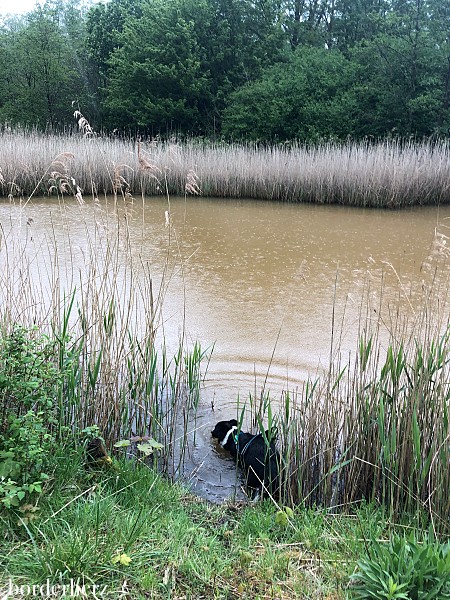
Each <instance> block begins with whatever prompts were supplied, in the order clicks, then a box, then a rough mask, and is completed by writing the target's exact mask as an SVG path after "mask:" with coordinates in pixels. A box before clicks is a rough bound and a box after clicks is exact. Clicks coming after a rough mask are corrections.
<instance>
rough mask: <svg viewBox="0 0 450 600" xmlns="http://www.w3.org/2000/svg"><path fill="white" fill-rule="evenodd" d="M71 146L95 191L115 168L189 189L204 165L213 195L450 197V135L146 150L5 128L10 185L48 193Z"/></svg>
mask: <svg viewBox="0 0 450 600" xmlns="http://www.w3.org/2000/svg"><path fill="white" fill-rule="evenodd" d="M63 152H70V153H72V154H73V155H74V156H75V157H76V158H75V160H74V164H73V167H72V173H73V177H74V178H75V179H76V181H77V183H78V185H79V186H80V188H81V189H82V190H83V193H84V194H85V195H87V194H93V195H94V196H96V195H98V194H104V193H106V194H111V193H114V191H115V183H114V182H115V178H114V177H112V176H111V173H117V174H118V176H119V177H122V178H123V180H124V181H126V184H127V187H128V189H129V191H130V192H132V193H134V194H141V193H142V194H144V195H145V194H155V193H166V191H168V192H169V193H170V194H175V195H184V193H185V190H186V180H187V176H188V173H189V172H190V171H191V170H192V169H194V170H195V173H196V175H197V176H198V178H199V184H200V186H201V188H202V191H203V194H204V195H207V196H212V197H227V198H230V197H232V198H254V199H264V200H281V201H286V202H316V203H322V204H323V203H337V204H345V205H351V206H370V207H386V208H399V207H404V206H413V205H425V204H439V203H446V202H449V201H450V147H449V144H448V142H444V141H439V142H426V141H425V142H422V143H417V142H413V141H405V142H401V141H395V140H392V141H384V142H379V143H365V142H355V143H354V142H347V143H344V144H335V143H328V144H323V145H320V146H302V145H299V144H296V143H293V144H290V145H285V146H276V147H262V146H255V145H246V146H244V145H236V144H224V143H214V144H207V143H202V142H196V141H195V140H193V141H191V142H184V143H179V144H178V143H171V142H159V143H158V142H156V141H153V142H149V143H142V144H140V146H139V152H138V149H137V148H136V144H135V143H134V142H133V141H127V140H122V139H112V138H109V139H108V138H95V137H93V136H92V135H91V136H89V137H86V136H82V135H79V134H76V135H73V136H70V137H67V136H55V135H41V134H39V133H33V132H23V131H22V132H3V133H2V134H1V135H0V169H1V172H2V178H0V193H1V194H3V195H4V196H8V195H9V194H10V195H11V196H14V197H20V196H22V197H26V196H28V195H29V194H30V193H32V192H33V190H35V189H36V192H37V193H38V194H42V195H45V194H46V193H48V188H47V187H46V185H45V177H44V179H42V178H43V176H44V174H45V173H46V172H47V170H48V165H49V164H50V163H51V161H52V160H53V159H54V157H55V156H58V155H60V154H62V153H63ZM145 162H146V163H147V165H150V166H151V165H153V166H154V165H158V169H159V171H158V173H156V174H155V173H153V175H154V176H153V177H151V176H149V174H150V173H149V169H148V168H146V169H145V168H144V169H143V168H142V164H143V163H145ZM161 174H164V179H165V185H164V186H161V185H160V182H161V177H160V175H161Z"/></svg>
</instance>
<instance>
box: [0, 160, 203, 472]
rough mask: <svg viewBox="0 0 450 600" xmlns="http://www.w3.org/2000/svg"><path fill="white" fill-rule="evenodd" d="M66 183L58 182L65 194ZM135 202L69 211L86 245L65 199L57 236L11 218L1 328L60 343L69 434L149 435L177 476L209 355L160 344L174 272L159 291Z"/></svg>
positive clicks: (16, 215)
mask: <svg viewBox="0 0 450 600" xmlns="http://www.w3.org/2000/svg"><path fill="white" fill-rule="evenodd" d="M63 170H64V169H63V168H62V167H61V166H60V171H63ZM64 178H66V179H67V176H66V175H64V173H59V176H58V177H57V179H58V189H59V187H60V186H61V185H64V182H63V180H64ZM62 182H63V183H62ZM80 199H81V200H82V197H81V198H80ZM133 202H134V200H133V199H132V198H131V197H130V196H129V195H128V196H127V195H125V194H124V195H123V196H119V195H116V196H115V198H114V199H113V200H112V201H111V200H110V201H109V202H105V203H103V204H100V203H99V202H98V203H97V204H95V206H94V208H92V206H91V207H89V210H88V209H87V207H86V206H85V205H84V204H83V203H81V205H79V206H78V207H75V206H74V205H73V203H72V209H75V210H77V211H78V213H77V218H78V220H79V221H80V222H81V223H82V228H81V230H82V232H83V234H82V236H81V238H80V235H79V234H78V235H77V236H75V234H73V235H72V234H71V231H70V229H69V228H68V226H67V222H66V219H67V218H68V214H67V210H68V207H67V206H66V205H65V204H64V201H63V200H62V199H61V201H60V203H59V209H58V211H57V214H55V215H54V216H53V217H52V218H53V228H51V230H50V231H52V232H53V233H50V234H48V233H41V231H40V228H39V224H38V223H32V222H30V221H26V220H25V218H24V217H23V212H22V209H21V207H15V208H14V209H12V210H11V212H10V222H9V223H3V225H2V228H1V230H0V268H1V275H0V307H1V312H0V329H1V332H2V335H3V336H8V335H9V334H10V333H11V332H12V331H13V329H14V327H15V326H16V325H17V324H20V325H21V326H25V327H28V328H35V327H37V329H38V330H39V331H40V332H43V333H46V334H47V335H48V336H49V337H50V339H54V340H55V345H56V348H55V356H56V357H57V361H58V365H59V368H60V371H61V373H62V375H63V380H64V384H63V385H62V386H61V388H60V392H59V395H60V397H59V398H58V405H59V418H60V425H61V426H62V427H64V426H68V427H70V428H71V429H74V428H75V427H76V428H77V429H85V428H89V427H92V426H97V427H98V428H99V430H100V432H101V434H102V435H104V436H105V439H106V440H107V442H108V444H109V445H112V443H113V442H116V441H118V440H119V439H121V438H123V437H124V436H133V435H134V436H151V437H153V438H155V439H156V440H158V441H159V442H160V443H161V444H162V445H163V450H162V451H161V452H160V453H159V454H158V456H155V460H158V463H159V464H158V466H159V467H160V468H161V470H162V471H164V472H166V473H169V474H171V475H173V476H176V474H177V472H178V469H179V468H180V466H181V465H182V462H183V455H184V452H185V450H186V441H187V428H188V427H189V426H190V421H191V420H193V415H194V413H195V411H196V409H197V405H198V393H199V392H198V389H199V378H200V368H201V367H200V364H201V361H202V359H203V357H204V355H205V352H204V351H202V349H201V347H200V345H199V344H196V345H195V346H194V347H193V348H192V349H189V348H188V347H187V344H186V340H185V338H184V336H183V335H182V336H181V337H180V340H179V347H178V349H177V350H176V351H175V354H174V355H173V356H171V355H170V354H168V351H167V349H166V348H165V344H164V336H163V335H158V330H159V328H160V325H161V311H162V306H163V296H164V288H165V286H167V284H168V280H169V278H170V268H169V264H168V263H167V264H166V266H165V268H164V272H163V273H162V274H160V275H159V282H158V286H157V289H156V290H155V289H154V287H155V283H154V281H153V279H152V276H151V271H152V269H151V265H150V264H148V263H146V262H143V261H142V260H141V258H140V256H141V255H140V248H139V244H140V241H137V242H136V241H134V242H133V241H132V240H131V238H130V235H129V231H128V221H127V218H128V216H129V214H130V211H132V210H133ZM73 216H74V215H73V213H71V215H70V218H71V219H73ZM45 218H46V219H47V218H48V216H47V214H46V215H45ZM72 222H73V221H72ZM46 231H47V232H48V231H49V229H47V228H46ZM167 235H168V242H167V243H168V248H169V247H170V244H171V243H172V242H171V237H170V236H171V233H170V232H169V231H168V234H167ZM182 328H183V323H180V329H182ZM157 337H158V341H157Z"/></svg>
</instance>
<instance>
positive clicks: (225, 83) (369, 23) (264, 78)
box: [0, 0, 450, 142]
mask: <svg viewBox="0 0 450 600" xmlns="http://www.w3.org/2000/svg"><path fill="white" fill-rule="evenodd" d="M0 73H1V74H2V76H1V77H0V123H3V124H8V125H11V126H19V125H20V126H35V127H38V128H40V129H44V130H45V129H51V130H58V129H61V128H63V127H66V126H67V124H68V123H70V122H71V113H72V112H73V106H75V107H76V108H79V109H81V110H82V112H83V113H84V114H85V115H86V116H87V117H88V118H89V120H90V121H91V123H92V125H93V126H94V127H95V129H97V130H103V131H108V132H113V131H118V132H120V133H124V134H132V135H136V134H145V135H157V134H159V135H163V136H166V135H172V134H177V135H187V136H204V137H208V138H212V137H214V138H218V137H219V138H225V139H239V140H240V139H247V140H257V141H270V142H274V141H285V140H291V139H297V140H301V141H320V140H324V139H336V140H339V139H347V138H352V139H361V138H365V137H368V136H373V137H376V138H379V137H385V136H402V137H404V136H418V137H424V136H433V135H435V136H442V135H447V134H448V131H449V128H450V109H449V103H450V0H252V1H250V0H109V2H107V3H97V4H93V3H92V2H91V3H88V4H87V3H86V0H66V1H63V0H48V1H47V2H46V3H45V4H44V5H43V6H37V7H36V8H35V9H34V10H33V11H32V12H30V13H29V14H27V15H25V16H21V17H18V16H13V17H10V18H6V19H4V21H3V23H2V24H1V26H0Z"/></svg>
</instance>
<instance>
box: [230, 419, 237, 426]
mask: <svg viewBox="0 0 450 600" xmlns="http://www.w3.org/2000/svg"><path fill="white" fill-rule="evenodd" d="M228 422H229V424H230V425H231V427H237V424H238V423H237V421H236V419H231V421H228Z"/></svg>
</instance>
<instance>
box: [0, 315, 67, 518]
mask: <svg viewBox="0 0 450 600" xmlns="http://www.w3.org/2000/svg"><path fill="white" fill-rule="evenodd" d="M55 358H56V354H55V348H54V345H53V343H52V342H51V341H50V340H49V339H48V338H47V337H45V336H42V335H39V334H38V333H37V331H36V330H34V329H32V330H26V329H24V328H23V327H18V326H16V327H15V328H14V329H13V331H12V332H11V333H9V334H7V335H5V336H3V337H2V338H1V339H0V506H2V505H3V507H4V508H5V507H6V508H11V507H18V506H20V505H21V504H22V502H24V501H29V500H30V497H31V496H32V495H33V494H36V493H41V492H42V484H43V482H44V481H45V480H46V479H48V474H47V473H46V468H47V466H48V461H49V457H50V455H51V451H52V449H53V448H54V446H55V443H56V434H55V431H56V427H55V425H56V424H57V422H58V414H57V397H58V390H59V389H60V386H61V381H62V380H61V376H62V374H61V372H60V371H59V369H58V367H57V365H56V362H55Z"/></svg>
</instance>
